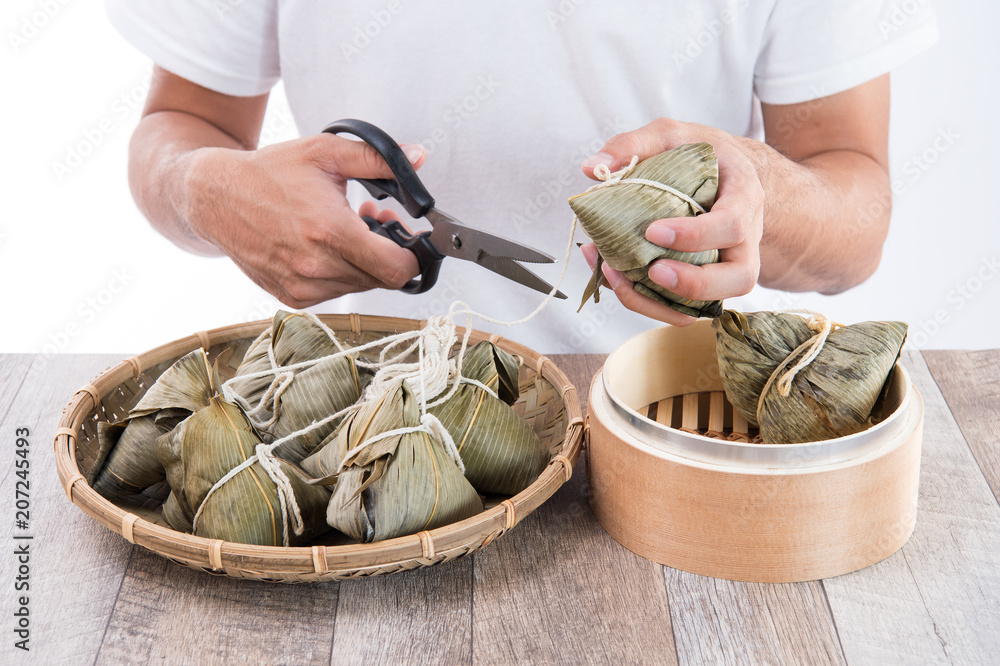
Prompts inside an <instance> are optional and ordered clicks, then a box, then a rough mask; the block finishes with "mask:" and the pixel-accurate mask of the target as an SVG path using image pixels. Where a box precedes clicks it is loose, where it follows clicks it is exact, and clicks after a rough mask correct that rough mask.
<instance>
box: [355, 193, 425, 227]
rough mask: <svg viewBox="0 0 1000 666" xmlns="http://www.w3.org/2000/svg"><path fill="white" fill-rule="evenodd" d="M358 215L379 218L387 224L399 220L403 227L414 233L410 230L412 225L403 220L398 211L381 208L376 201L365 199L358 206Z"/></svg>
mask: <svg viewBox="0 0 1000 666" xmlns="http://www.w3.org/2000/svg"><path fill="white" fill-rule="evenodd" d="M358 215H360V216H361V217H371V218H373V219H376V220H378V221H379V222H381V223H382V224H387V223H389V222H399V223H400V224H402V225H403V228H404V229H406V231H407V232H408V233H411V234H412V233H413V232H412V231H411V230H410V225H408V224H407V223H406V222H403V221H402V220H401V219H400V217H399V214H398V213H396V211H394V210H392V209H391V208H385V209H382V210H379V207H378V204H377V203H375V202H374V201H365V202H364V203H362V204H361V205H360V206H359V207H358Z"/></svg>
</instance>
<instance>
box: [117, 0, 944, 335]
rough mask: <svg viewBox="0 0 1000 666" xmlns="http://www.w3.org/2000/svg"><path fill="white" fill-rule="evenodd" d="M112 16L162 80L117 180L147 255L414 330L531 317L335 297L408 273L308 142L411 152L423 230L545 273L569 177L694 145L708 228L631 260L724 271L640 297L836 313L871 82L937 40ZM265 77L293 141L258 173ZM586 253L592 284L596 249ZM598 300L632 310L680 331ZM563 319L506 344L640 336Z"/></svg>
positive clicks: (265, 13)
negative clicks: (376, 129) (451, 221)
mask: <svg viewBox="0 0 1000 666" xmlns="http://www.w3.org/2000/svg"><path fill="white" fill-rule="evenodd" d="M109 13H110V16H111V18H112V20H113V22H114V23H115V24H116V26H117V27H118V28H119V30H120V31H121V32H122V33H123V34H124V35H125V36H126V37H127V38H129V39H130V40H131V41H132V42H133V43H135V44H136V45H137V46H138V47H139V48H140V49H142V50H143V51H144V52H145V53H147V55H149V56H150V57H152V58H153V60H154V61H155V62H156V63H157V68H156V71H155V75H154V79H153V85H152V87H151V89H150V93H149V98H148V100H147V104H146V108H145V111H144V115H143V119H142V120H141V122H140V124H139V126H138V128H137V129H136V131H135V134H134V136H133V139H132V144H131V155H130V182H131V185H132V192H133V195H134V197H135V199H136V202H137V203H138V205H139V207H140V209H141V210H142V211H143V212H144V213H145V214H146V216H147V217H148V218H149V220H150V221H151V222H152V224H153V225H154V226H155V227H156V228H157V229H159V230H160V232H161V233H163V234H164V235H165V236H167V237H168V238H170V239H171V240H173V241H174V242H175V243H177V244H178V245H179V246H181V247H183V248H185V249H187V250H189V251H192V252H196V253H201V254H205V255H219V254H225V255H227V256H229V257H230V258H231V259H232V260H233V261H234V262H235V263H236V264H237V265H238V266H239V267H240V268H241V269H242V270H243V271H244V272H245V273H246V274H247V275H248V276H249V277H250V278H251V279H252V280H254V281H255V282H256V283H257V284H259V285H260V286H262V287H263V288H265V289H266V290H267V291H269V292H270V293H272V294H274V295H275V297H277V298H278V299H279V300H281V301H282V302H284V303H286V304H287V305H290V306H292V307H307V306H312V305H315V304H318V303H323V302H325V301H329V300H330V299H337V300H336V301H333V302H332V303H331V305H334V306H335V307H337V308H338V309H341V310H353V311H363V312H382V313H392V314H394V315H397V316H416V317H420V318H423V317H426V316H427V315H429V314H437V313H438V312H437V311H435V310H438V311H439V310H440V309H441V305H440V303H441V298H442V297H445V298H447V299H454V298H460V299H461V300H464V301H466V302H468V303H469V304H470V305H471V306H472V307H473V308H475V309H477V310H480V311H483V312H484V313H485V314H488V315H490V316H492V317H495V318H500V319H515V318H518V317H520V316H521V315H523V314H525V313H526V312H527V310H528V309H530V307H528V306H529V305H531V304H533V303H535V302H537V301H536V299H534V298H533V297H532V294H531V292H529V291H527V290H525V289H524V288H523V287H520V286H518V285H516V284H513V283H507V282H505V281H504V280H502V279H501V278H496V277H494V276H491V275H489V274H488V272H487V271H483V270H482V269H480V268H477V267H475V266H471V265H469V266H456V265H455V264H461V263H464V262H458V261H454V260H452V261H450V262H449V261H446V262H445V266H444V267H443V269H442V277H441V282H440V283H439V285H438V287H436V288H435V289H434V290H432V291H431V292H429V293H428V294H427V295H424V296H419V297H412V296H407V295H403V294H400V293H398V292H395V293H394V292H389V291H380V292H376V293H374V294H373V295H372V296H367V295H366V296H365V297H364V300H358V299H357V297H355V296H350V294H355V293H357V292H361V291H364V290H368V289H372V288H381V289H383V290H393V289H396V288H398V287H399V286H401V285H402V284H404V283H405V282H406V281H407V280H408V279H409V278H411V277H413V276H414V275H415V274H416V273H417V265H416V261H415V259H414V257H413V255H412V254H411V253H409V252H408V251H406V250H403V249H401V248H399V247H397V246H395V245H394V244H393V243H392V242H390V241H388V240H386V239H384V238H380V237H378V236H376V235H375V234H372V233H371V232H369V231H368V230H367V227H366V226H365V225H364V224H363V223H362V221H361V220H360V217H359V213H360V214H362V215H365V214H367V215H377V216H378V218H379V219H380V220H382V221H386V220H388V219H393V218H394V217H395V216H396V213H395V212H394V211H393V210H384V211H379V210H378V208H377V207H376V206H375V205H374V204H372V203H371V202H365V203H363V204H362V205H361V207H360V209H359V211H358V212H355V211H354V209H353V208H352V206H351V205H350V204H349V202H348V198H347V185H346V181H347V180H348V179H349V178H363V177H387V176H389V175H390V174H389V172H388V170H387V168H386V167H385V165H384V164H383V163H382V162H381V160H380V159H379V158H378V157H377V155H376V154H375V153H374V151H372V150H370V149H368V148H367V147H366V146H364V145H362V144H359V143H357V142H353V141H350V140H348V139H344V138H340V137H334V136H330V135H320V134H318V132H319V131H320V130H321V129H322V127H323V126H325V125H326V124H327V123H329V122H331V121H333V120H336V119H338V118H342V117H358V118H362V119H364V120H368V121H370V122H373V123H375V124H376V125H379V126H381V127H382V128H384V129H385V130H386V131H388V132H389V133H390V134H391V135H392V136H394V137H395V138H396V139H398V140H400V141H403V142H408V143H406V144H405V145H404V150H405V151H406V153H407V155H408V156H409V157H410V160H411V162H412V163H413V164H414V166H416V167H418V168H420V174H421V177H422V179H423V180H424V182H425V184H426V185H427V187H428V189H429V190H430V192H431V194H432V195H434V196H435V198H436V199H437V202H438V204H439V206H440V207H441V208H443V209H445V210H447V211H448V212H449V213H451V214H453V215H455V216H456V217H458V218H459V219H461V220H462V221H464V222H465V223H467V224H470V225H472V226H476V227H480V228H483V229H484V230H487V231H491V232H494V233H500V234H503V235H507V236H512V237H515V238H516V239H517V240H519V241H521V242H524V243H526V244H529V245H533V246H535V247H538V248H539V249H543V250H545V251H548V252H549V253H550V254H553V255H561V253H562V249H561V248H563V247H565V234H566V233H567V231H568V220H569V217H570V213H569V209H568V207H566V206H565V204H564V203H563V202H564V201H565V199H566V198H567V197H569V196H571V195H573V194H576V193H578V192H580V191H582V190H583V189H585V188H586V186H587V181H586V180H585V179H578V178H577V176H576V174H578V173H579V171H578V170H579V169H580V167H581V166H582V170H583V173H584V174H585V175H587V176H591V177H592V176H593V169H594V167H595V166H597V165H598V164H601V163H604V164H607V165H608V166H609V167H610V168H611V169H612V170H615V169H617V168H619V167H621V166H622V165H624V164H627V163H628V161H629V160H630V158H631V157H632V156H633V155H638V157H639V158H640V159H645V158H647V157H650V156H652V155H655V154H657V153H659V152H661V151H663V150H666V149H669V148H673V147H676V146H678V145H681V144H683V143H690V142H697V141H708V142H709V143H711V144H712V145H713V146H714V148H715V150H716V153H717V155H718V157H719V165H720V191H719V197H718V201H717V203H716V204H715V206H714V207H713V209H712V211H711V212H709V213H708V214H706V215H703V216H699V217H698V218H681V219H671V220H664V221H661V222H656V223H654V224H653V225H652V226H651V227H650V229H649V231H648V232H647V238H648V239H649V240H650V241H652V242H654V243H657V244H659V245H663V246H664V247H671V248H674V249H678V250H685V251H698V250H706V249H713V248H718V249H720V250H721V255H720V257H721V259H720V263H718V264H714V265H709V266H703V267H694V266H690V265H688V264H684V263H681V262H674V261H666V260H663V261H660V262H657V263H656V264H654V265H653V267H652V268H651V269H650V277H651V278H652V279H653V280H655V281H656V282H658V283H660V284H662V285H663V286H664V287H666V288H668V289H671V290H672V291H674V292H676V293H678V294H680V295H682V296H685V297H688V298H691V299H696V300H712V299H726V298H731V297H735V296H740V295H743V294H747V293H748V292H750V291H751V289H752V288H753V287H754V285H755V284H757V283H760V284H761V285H765V286H770V287H775V288H779V289H786V290H795V291H819V292H822V293H836V292H839V291H843V290H845V289H848V288H850V287H851V286H854V285H856V284H858V283H860V282H861V281H863V280H864V279H866V278H867V277H868V276H869V275H871V273H872V272H873V271H874V270H875V268H876V267H877V265H878V262H879V258H880V255H881V248H882V243H883V241H884V239H885V235H886V232H887V229H888V222H889V213H890V208H891V206H890V202H891V193H890V189H889V177H888V167H887V152H888V122H889V79H888V71H889V70H890V69H891V68H892V67H893V66H895V65H896V64H898V63H900V62H902V61H903V60H905V59H907V58H909V57H910V56H912V55H913V54H915V53H917V52H918V51H920V50H922V49H923V48H926V47H927V46H928V45H929V44H931V43H932V42H933V41H934V39H935V36H936V33H935V27H934V23H933V18H932V17H931V16H930V14H929V10H928V9H927V7H926V4H925V3H924V2H912V1H908V2H905V3H899V4H898V5H897V4H896V3H891V2H871V1H870V0H868V1H861V0H857V1H853V2H844V3H830V2H821V1H818V0H817V1H809V2H805V1H802V0H798V1H796V2H792V1H791V0H770V1H768V2H754V3H751V2H749V0H728V1H727V0H701V1H682V0H659V1H656V2H654V1H653V0H646V1H641V2H632V3H600V2H584V1H583V0H572V1H570V0H563V1H562V2H549V3H539V2H537V0H519V1H516V2H505V3H467V2H466V3H463V2H459V1H457V0H448V1H445V2H438V3H435V4H434V5H433V9H430V8H425V6H424V5H416V4H413V5H411V4H407V3H403V2H401V1H396V0H392V1H388V2H361V3H350V4H349V5H346V6H341V5H340V4H337V5H331V4H329V3H323V4H322V5H318V4H317V3H307V2H297V1H292V0H288V1H286V2H281V3H277V2H275V1H274V0H270V1H267V0H259V1H257V2H237V1H235V0H229V1H228V2H225V1H224V0H219V1H217V2H215V3H214V4H213V3H206V2H202V3H192V2H176V1H174V2H167V1H166V0H158V1H151V2H147V3H141V4H140V3H128V2H126V1H125V0H109ZM279 78H280V79H283V81H284V85H285V90H286V93H287V95H288V99H289V104H290V106H291V109H292V112H293V114H294V115H295V118H296V122H297V125H298V127H299V130H300V133H301V134H302V136H303V138H301V139H298V140H295V141H290V142H286V143H282V144H278V145H273V146H268V147H265V148H263V149H260V150H257V149H256V147H257V140H258V136H259V133H260V130H261V123H262V119H263V117H264V110H265V107H266V104H267V99H268V91H269V90H270V88H271V86H273V85H274V84H275V83H276V82H277V80H278V79H279ZM758 100H759V101H758ZM761 134H763V137H764V138H765V139H766V143H764V142H761V141H759V140H758V138H760V136H761ZM581 163H582V164H581ZM357 192H359V190H355V193H357ZM403 219H404V220H406V218H405V215H404V218H403ZM584 255H585V256H586V258H587V259H588V261H589V262H593V261H594V258H595V252H594V249H593V247H587V248H585V250H584ZM586 273H587V269H586V266H583V265H582V262H578V261H577V260H576V258H574V260H573V262H571V266H570V271H569V277H568V278H567V282H566V283H565V285H564V289H563V290H564V291H567V292H568V293H571V294H573V293H575V292H577V291H579V290H582V288H583V285H584V284H585V283H586V279H587V277H586ZM545 275H546V277H550V276H551V275H554V274H550V273H546V274H545ZM606 276H607V278H608V280H609V282H610V284H611V285H612V286H613V287H614V288H615V292H616V294H617V296H618V299H619V300H620V301H621V303H622V304H624V305H625V306H626V307H627V308H628V309H630V310H634V311H635V312H638V313H640V314H642V315H645V316H647V317H652V318H655V319H660V320H662V321H666V322H670V323H674V324H685V323H689V322H690V321H692V320H691V318H690V317H687V316H685V315H681V314H679V313H677V312H674V311H673V310H670V309H669V308H667V307H665V306H662V305H660V304H657V303H654V302H653V301H651V300H649V299H646V298H644V297H642V296H640V295H639V294H637V293H636V292H634V291H632V289H631V285H630V284H629V283H628V281H627V280H623V279H622V278H621V275H620V274H618V273H616V272H615V271H613V270H610V269H609V270H607V271H606ZM574 286H576V289H574ZM435 293H437V294H440V295H441V296H438V297H437V300H436V301H435V300H434V299H435ZM573 300H575V298H574V299H573ZM609 300H610V299H609ZM431 303H436V304H435V305H434V307H429V304H431ZM575 305H576V304H570V303H558V304H552V305H550V307H549V308H548V309H547V310H546V311H545V312H544V313H543V315H542V316H541V317H540V318H539V320H536V321H535V322H532V324H531V325H530V331H529V330H518V331H516V332H513V333H510V335H512V336H513V337H515V338H517V339H518V340H520V341H523V342H526V343H528V344H532V345H537V346H539V348H541V349H543V350H545V351H597V350H606V349H607V348H608V347H609V346H611V345H614V344H617V343H618V342H620V341H621V339H623V338H624V337H625V336H627V335H629V334H631V333H634V332H637V331H639V330H641V329H642V328H644V327H648V325H649V324H648V321H645V320H643V319H642V318H641V317H635V316H630V315H627V314H626V313H622V312H615V311H610V312H609V311H608V310H607V309H603V310H597V311H595V312H597V313H598V315H594V314H591V315H589V316H590V319H584V318H583V317H586V316H588V315H587V314H586V313H587V310H586V309H585V310H584V314H582V315H580V316H577V315H575V314H574V313H573V311H574V310H575ZM590 307H591V308H593V307H594V306H590ZM598 307H600V306H598ZM605 307H607V306H605ZM587 321H590V322H591V326H590V328H589V329H587V328H586V327H584V326H582V325H581V324H580V322H587ZM486 328H488V327H486ZM598 329H599V333H598ZM567 340H570V344H569V345H568V346H567V344H566V341H567Z"/></svg>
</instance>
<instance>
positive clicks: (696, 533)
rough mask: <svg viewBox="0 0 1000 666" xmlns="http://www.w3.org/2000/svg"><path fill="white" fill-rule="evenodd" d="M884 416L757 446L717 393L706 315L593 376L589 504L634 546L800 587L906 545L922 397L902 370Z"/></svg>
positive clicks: (620, 353) (652, 336) (733, 575)
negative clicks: (837, 433) (862, 425)
mask: <svg viewBox="0 0 1000 666" xmlns="http://www.w3.org/2000/svg"><path fill="white" fill-rule="evenodd" d="M882 413H883V414H887V415H888V416H887V417H886V418H885V419H884V420H883V421H881V422H880V423H878V424H876V425H874V426H873V427H872V428H870V429H868V430H866V431H864V432H861V433H857V434H855V435H851V436H849V437H841V438H838V439H833V440H826V441H822V442H811V443H807V444H779V445H766V444H760V443H753V442H752V441H751V438H754V437H755V436H756V431H755V428H753V427H752V426H749V424H747V423H746V421H745V420H744V419H742V418H741V417H740V415H739V414H734V411H733V409H732V407H731V405H729V403H728V401H727V400H725V394H724V393H723V392H722V383H721V378H720V375H719V368H718V362H717V360H716V355H715V334H714V332H713V330H712V328H711V325H710V323H709V322H708V321H705V320H703V321H699V322H696V323H695V324H693V325H691V326H688V327H684V328H675V327H665V328H660V329H655V330H652V331H648V332H646V333H644V334H642V335H640V336H637V337H635V338H633V339H631V340H629V341H628V342H626V343H625V344H624V345H622V346H621V347H620V348H619V349H618V350H616V351H615V352H614V353H613V354H612V355H611V356H609V357H608V360H607V362H606V363H605V365H604V368H603V369H602V370H601V372H600V373H598V375H597V376H596V377H595V378H594V381H593V384H592V385H591V390H590V405H589V412H588V436H589V442H590V443H589V446H588V448H587V461H588V474H589V476H590V486H591V502H592V505H593V508H594V513H595V515H596V516H597V519H598V520H599V521H600V523H601V525H602V526H603V527H604V528H605V529H606V530H607V531H608V532H609V533H610V534H611V535H612V536H613V537H614V538H615V539H616V540H617V541H619V542H620V543H621V544H622V545H624V546H625V547H626V548H628V549H630V550H632V551H634V552H636V553H638V554H639V555H642V556H643V557H646V558H649V559H651V560H654V561H656V562H659V563H661V564H665V565H667V566H671V567H674V568H677V569H682V570H684V571H689V572H691V573H696V574H702V575H707V576H714V577H718V578H728V579H733V580H744V581H757V582H792V581H804V580H814V579H818V578H828V577H830V576H836V575H840V574H844V573H849V572H851V571H856V570H857V569H860V568H863V567H865V566H868V565H870V564H874V563H875V562H878V561H880V560H882V559H883V558H885V557H887V556H889V555H890V554H892V553H894V552H895V551H896V550H898V549H899V548H900V547H902V545H903V544H904V543H905V542H906V540H907V539H908V538H909V536H910V534H911V533H912V531H913V526H914V523H915V520H916V501H917V482H918V478H919V469H920V438H921V430H922V424H923V405H922V402H921V400H920V396H919V395H918V394H917V392H916V390H915V389H914V388H913V386H912V384H911V382H910V380H909V377H908V376H907V374H906V371H905V370H904V369H903V368H902V367H900V366H896V368H894V370H893V372H892V374H891V375H890V378H889V381H888V386H887V390H886V392H885V398H884V405H883V409H882ZM706 435H707V436H706Z"/></svg>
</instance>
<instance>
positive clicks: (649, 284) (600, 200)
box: [569, 143, 722, 317]
mask: <svg viewBox="0 0 1000 666" xmlns="http://www.w3.org/2000/svg"><path fill="white" fill-rule="evenodd" d="M623 176H624V177H620V178H619V175H618V174H615V176H614V177H613V178H612V179H608V180H606V183H607V185H597V186H595V187H593V188H591V189H590V190H588V191H587V192H584V193H582V194H578V195H576V196H574V197H572V198H570V200H569V205H570V207H571V208H572V209H573V212H574V213H576V216H577V218H579V220H580V224H581V225H582V226H583V229H584V231H586V233H587V235H588V236H590V238H591V239H592V240H593V241H594V244H595V245H596V246H597V250H598V253H599V256H598V260H597V266H596V267H595V270H594V275H593V277H591V280H590V284H588V285H587V289H586V291H585V292H584V296H583V302H582V303H581V304H580V307H583V304H584V303H586V302H587V300H588V299H589V298H590V297H591V296H592V295H593V297H594V301H595V302H597V301H598V300H599V292H600V288H601V285H602V284H604V274H603V273H602V272H601V264H602V263H603V262H607V264H608V265H609V266H611V267H612V268H614V269H616V270H618V271H621V272H622V273H623V274H624V275H625V277H626V278H628V279H629V280H631V281H632V282H633V283H634V289H635V290H636V291H637V292H639V293H640V294H643V295H644V296H648V297H649V298H652V299H653V300H656V301H659V302H661V303H663V304H665V305H667V306H669V307H671V308H673V309H674V310H677V311H678V312H683V313H684V314H688V315H691V316H693V317H715V316H718V315H719V313H721V311H722V302H721V301H693V300H690V299H686V298H683V297H681V296H678V295H677V294H675V293H673V292H672V291H670V290H668V289H665V288H663V287H661V286H660V285H658V284H656V283H655V282H653V281H652V280H651V279H650V278H649V275H648V273H649V266H650V264H652V263H653V262H654V261H656V260H657V259H674V260H677V261H684V262H687V263H689V264H694V265H696V266H702V265H704V264H711V263H715V262H717V261H718V260H719V252H718V250H707V251H704V252H680V251H677V250H671V249H667V248H663V247H660V246H659V245H656V244H654V243H651V242H649V241H648V240H646V235H645V234H646V228H647V227H649V225H650V223H652V222H654V221H656V220H661V219H664V218H669V217H694V216H695V215H698V214H699V213H701V212H706V211H708V210H709V209H710V208H711V207H712V204H714V203H715V196H716V192H717V190H718V187H719V165H718V162H717V160H716V157H715V151H714V150H713V149H712V146H711V145H710V144H707V143H696V144H686V145H683V146H680V147H679V148H675V149H673V150H668V151H666V152H664V153H660V154H659V155H656V156H654V157H650V158H649V159H646V160H643V161H642V162H639V163H638V164H637V165H636V166H635V168H634V169H632V170H631V171H629V172H628V173H625V174H623Z"/></svg>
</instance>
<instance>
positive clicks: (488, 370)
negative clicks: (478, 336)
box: [428, 341, 550, 495]
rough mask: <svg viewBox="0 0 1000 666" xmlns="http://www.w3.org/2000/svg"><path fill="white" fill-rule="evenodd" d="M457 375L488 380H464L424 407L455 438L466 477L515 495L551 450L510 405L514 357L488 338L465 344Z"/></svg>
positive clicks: (513, 391) (515, 369)
mask: <svg viewBox="0 0 1000 666" xmlns="http://www.w3.org/2000/svg"><path fill="white" fill-rule="evenodd" d="M462 375H463V376H464V377H468V378H469V379H472V380H475V381H477V382H480V383H482V384H483V385H484V386H487V387H488V388H489V389H491V390H493V391H494V392H496V393H497V396H498V397H494V396H493V395H491V394H490V393H489V392H488V391H485V390H483V388H482V387H480V386H476V385H475V384H469V383H463V384H461V385H460V386H459V387H458V389H457V390H456V391H455V394H454V395H452V397H450V398H449V399H448V400H447V401H445V402H443V403H441V404H440V405H432V406H430V407H428V411H429V412H430V413H431V414H434V415H435V416H437V417H438V419H440V420H441V424H442V425H444V427H445V429H446V430H447V431H448V432H449V434H450V435H451V437H452V439H453V440H454V442H455V446H456V447H457V449H458V452H459V455H461V457H462V462H463V463H464V464H465V478H467V479H468V480H469V481H470V482H471V483H472V485H473V486H474V487H475V488H476V490H478V491H479V492H481V493H495V494H501V495H514V494H516V493H519V492H521V491H522V490H524V489H525V488H527V487H528V485H530V484H531V482H532V481H534V480H535V479H537V478H538V475H539V474H541V473H542V470H544V469H545V466H546V465H547V464H548V462H549V458H550V454H549V451H548V450H547V449H546V448H545V445H544V444H542V441H541V440H540V439H539V437H538V435H537V434H536V433H535V431H534V430H532V428H531V426H529V425H528V424H527V423H526V422H525V421H524V419H522V418H521V417H520V416H518V415H517V413H516V412H514V410H513V409H511V408H510V406H509V405H510V403H513V402H514V401H515V400H517V395H518V386H517V376H518V363H517V360H516V359H515V358H514V357H513V356H511V355H510V354H508V353H507V352H505V351H503V350H502V349H500V348H499V347H497V346H496V345H494V344H493V343H491V342H487V341H483V342H480V343H479V344H477V345H475V346H474V347H472V349H470V350H469V351H468V352H467V353H466V355H465V358H464V360H463V362H462Z"/></svg>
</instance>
